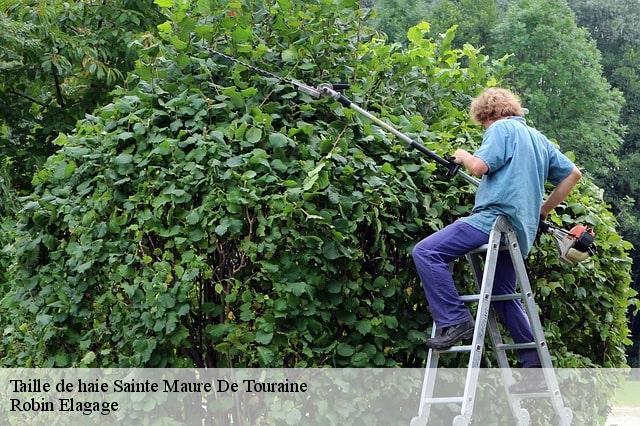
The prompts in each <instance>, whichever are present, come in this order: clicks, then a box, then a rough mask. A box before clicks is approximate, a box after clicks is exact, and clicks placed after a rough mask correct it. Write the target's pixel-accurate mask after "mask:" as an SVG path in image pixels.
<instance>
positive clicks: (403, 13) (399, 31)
mask: <svg viewBox="0 0 640 426" xmlns="http://www.w3.org/2000/svg"><path fill="white" fill-rule="evenodd" d="M424 6H425V2H424V0H376V1H375V2H374V5H373V7H374V9H375V11H376V15H375V18H374V19H373V22H372V24H373V25H375V26H376V27H377V28H379V29H380V30H382V31H384V33H385V34H386V35H387V36H388V37H389V40H390V41H397V42H402V43H406V42H407V30H408V29H409V28H410V27H412V26H414V25H415V24H417V23H418V22H420V20H421V19H422V17H423V16H424V11H423V8H424Z"/></svg>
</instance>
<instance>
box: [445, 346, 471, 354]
mask: <svg viewBox="0 0 640 426" xmlns="http://www.w3.org/2000/svg"><path fill="white" fill-rule="evenodd" d="M472 348H473V346H471V345H461V346H451V347H450V348H449V349H443V350H437V349H436V351H437V352H438V353H441V354H448V353H452V352H471V349H472Z"/></svg>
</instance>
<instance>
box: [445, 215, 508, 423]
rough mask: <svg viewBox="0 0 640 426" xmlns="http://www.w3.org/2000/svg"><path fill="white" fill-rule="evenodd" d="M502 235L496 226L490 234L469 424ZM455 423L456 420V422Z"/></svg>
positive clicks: (466, 406) (467, 399)
mask: <svg viewBox="0 0 640 426" xmlns="http://www.w3.org/2000/svg"><path fill="white" fill-rule="evenodd" d="M501 239H502V233H501V232H500V231H499V230H498V229H496V227H495V225H494V227H493V228H492V230H491V233H490V234H489V242H488V249H487V257H486V260H485V265H484V272H483V275H482V284H481V286H480V300H479V301H478V308H477V312H476V324H475V329H474V331H473V341H472V343H471V346H472V349H471V353H470V356H469V367H468V369H467V378H466V381H465V386H464V400H463V401H462V408H461V410H460V411H461V416H462V417H463V418H464V419H465V420H466V421H467V422H468V423H469V422H470V421H471V415H472V413H473V405H474V402H475V401H474V400H475V393H476V388H477V386H478V375H479V373H480V372H479V367H480V360H481V358H482V348H483V346H484V336H485V331H486V329H487V322H488V319H489V308H490V303H491V292H492V290H493V280H494V278H495V274H496V264H497V261H498V253H499V251H500V240H501ZM454 421H455V420H454Z"/></svg>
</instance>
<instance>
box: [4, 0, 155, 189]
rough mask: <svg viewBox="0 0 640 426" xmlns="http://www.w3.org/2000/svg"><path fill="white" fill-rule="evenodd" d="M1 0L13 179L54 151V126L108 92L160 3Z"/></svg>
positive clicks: (21, 185) (7, 148) (61, 126)
mask: <svg viewBox="0 0 640 426" xmlns="http://www.w3.org/2000/svg"><path fill="white" fill-rule="evenodd" d="M9 4H11V5H8V4H7V2H3V3H0V7H1V8H2V9H0V45H2V48H0V70H2V72H3V78H2V81H1V82H0V104H2V105H3V107H2V108H1V109H0V129H2V130H1V131H0V157H1V158H2V159H3V162H7V161H8V162H10V163H11V172H12V175H13V177H14V179H13V181H14V185H15V186H16V187H17V188H18V189H19V190H28V189H29V188H30V180H31V175H32V174H33V172H34V171H35V170H36V169H37V167H38V166H39V165H41V164H42V163H43V162H44V160H45V159H46V157H47V156H49V155H50V154H51V153H53V152H54V151H55V146H54V145H52V144H51V142H52V141H53V139H55V138H56V137H57V135H58V133H59V132H64V131H70V130H71V129H72V128H73V126H74V124H75V122H76V120H78V119H79V118H82V117H84V114H85V113H88V112H90V111H92V110H93V109H94V108H95V107H96V105H98V104H100V103H101V102H104V101H105V100H106V99H108V97H109V95H108V93H109V91H110V90H111V89H112V88H114V87H115V85H116V83H118V82H122V81H123V76H124V73H126V72H127V71H128V70H130V69H131V68H132V67H133V64H134V62H135V60H136V55H137V53H136V52H137V51H138V50H137V46H138V45H139V42H138V41H136V34H137V33H138V32H140V31H141V30H142V31H144V30H146V29H147V28H152V29H153V30H155V24H156V23H157V20H158V19H159V17H160V15H159V10H158V9H157V8H156V7H155V6H153V5H150V4H149V2H146V1H141V0H133V1H131V0H117V1H110V2H106V1H96V0H93V1H60V0H56V1H53V2H46V4H45V3H43V2H33V1H28V0H24V1H17V2H10V3H9Z"/></svg>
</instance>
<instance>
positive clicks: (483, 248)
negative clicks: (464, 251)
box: [468, 244, 509, 254]
mask: <svg viewBox="0 0 640 426" xmlns="http://www.w3.org/2000/svg"><path fill="white" fill-rule="evenodd" d="M487 249H489V244H483V245H481V246H480V247H478V248H475V249H473V250H471V251H470V252H469V253H468V254H476V253H486V251H487ZM508 249H509V248H508V247H507V246H505V245H503V244H501V245H500V251H502V250H508Z"/></svg>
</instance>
